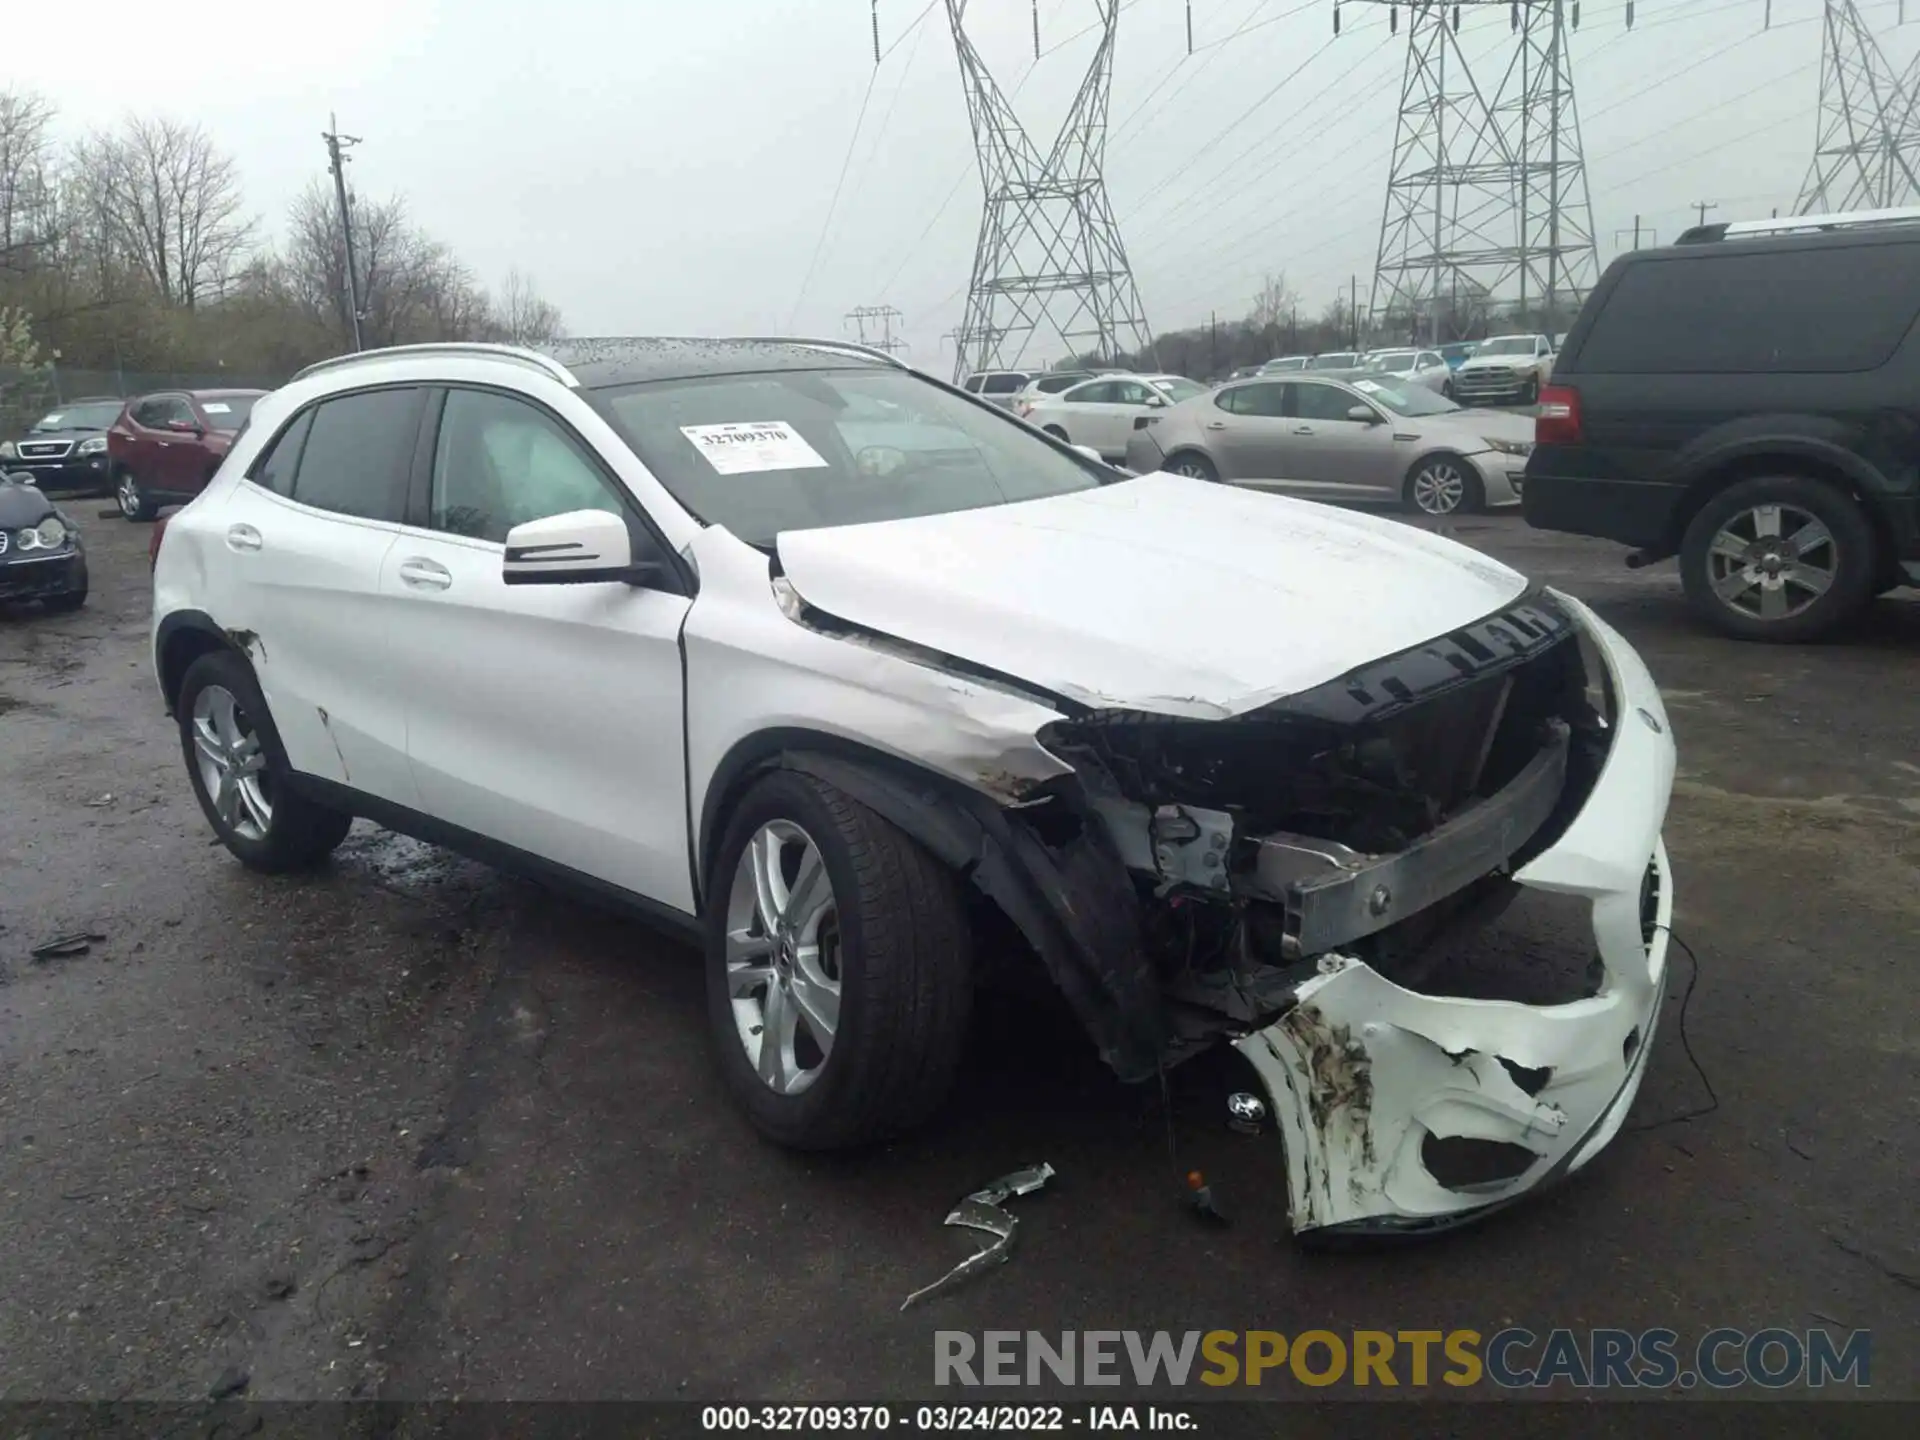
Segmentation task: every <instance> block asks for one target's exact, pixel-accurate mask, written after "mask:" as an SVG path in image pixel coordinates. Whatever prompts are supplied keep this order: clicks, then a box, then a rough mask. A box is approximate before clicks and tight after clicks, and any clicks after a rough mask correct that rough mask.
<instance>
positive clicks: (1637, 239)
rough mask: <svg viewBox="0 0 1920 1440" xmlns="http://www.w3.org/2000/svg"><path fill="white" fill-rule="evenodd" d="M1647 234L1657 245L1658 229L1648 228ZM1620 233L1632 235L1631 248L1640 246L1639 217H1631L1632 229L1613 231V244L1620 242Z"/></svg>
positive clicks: (1658, 241) (1658, 239)
mask: <svg viewBox="0 0 1920 1440" xmlns="http://www.w3.org/2000/svg"><path fill="white" fill-rule="evenodd" d="M1647 234H1648V235H1649V237H1651V240H1652V243H1653V244H1655V245H1658V244H1659V243H1660V232H1659V231H1658V230H1650V231H1648V232H1647ZM1622 235H1632V236H1633V248H1634V249H1636V250H1638V249H1639V248H1640V217H1639V216H1638V215H1636V216H1634V217H1633V229H1632V230H1616V231H1614V232H1613V243H1614V244H1615V245H1618V244H1619V243H1620V237H1621V236H1622Z"/></svg>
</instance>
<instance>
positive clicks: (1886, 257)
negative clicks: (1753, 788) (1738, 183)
mask: <svg viewBox="0 0 1920 1440" xmlns="http://www.w3.org/2000/svg"><path fill="white" fill-rule="evenodd" d="M1916 317H1920V209H1913V210H1905V211H1879V212H1871V213H1862V214H1859V215H1835V216H1820V217H1802V218H1798V219H1791V220H1786V219H1783V220H1762V221H1754V222H1746V223H1735V224H1728V225H1705V226H1700V227H1698V228H1696V229H1692V230H1689V231H1687V232H1686V233H1685V234H1683V235H1682V236H1681V237H1680V239H1679V241H1678V242H1677V243H1676V244H1674V245H1671V246H1666V247H1664V248H1660V249H1654V250H1640V251H1635V252H1633V253H1631V254H1628V255H1623V256H1622V257H1621V258H1620V259H1618V260H1616V261H1615V262H1614V263H1613V264H1612V265H1611V266H1610V267H1608V269H1607V272H1606V274H1605V275H1603V276H1601V278H1600V283H1599V285H1598V286H1597V287H1595V289H1594V292H1593V294H1592V295H1591V296H1590V297H1589V298H1588V300H1587V303H1586V305H1585V307H1584V308H1583V309H1582V310H1581V312H1580V318H1579V320H1578V321H1577V322H1576V323H1575V324H1574V327H1573V329H1572V331H1571V332H1569V334H1568V336H1567V345H1566V349H1565V350H1564V351H1562V352H1561V354H1560V356H1559V358H1558V360H1557V361H1556V363H1555V366H1554V372H1553V382H1552V383H1551V384H1550V385H1548V386H1547V387H1546V388H1545V389H1544V390H1543V391H1542V392H1541V396H1540V409H1539V416H1538V419H1537V420H1536V421H1535V427H1536V429H1535V437H1534V438H1535V444H1534V450H1533V456H1532V458H1531V459H1530V460H1529V461H1528V462H1527V478H1526V488H1525V492H1524V505H1525V510H1526V516H1527V521H1528V523H1529V524H1531V525H1533V526H1535V527H1536V528H1538V529H1542V530H1564V531H1570V532H1572V533H1573V534H1576V535H1599V536H1602V537H1604V538H1606V539H1609V540H1618V541H1620V542H1622V543H1623V544H1627V545H1632V546H1634V547H1635V550H1634V552H1633V554H1631V555H1629V556H1628V557H1627V563H1628V564H1629V565H1631V566H1635V567H1638V566H1641V565H1647V564H1651V563H1652V562H1654V561H1656V560H1664V559H1667V558H1669V557H1670V556H1674V555H1678V556H1679V557H1680V576H1681V579H1682V581H1683V582H1684V583H1685V585H1686V590H1687V595H1688V598H1689V599H1691V600H1692V601H1693V603H1694V605H1695V606H1696V607H1697V608H1698V609H1699V610H1700V611H1701V612H1702V613H1703V614H1704V615H1705V616H1706V617H1707V618H1708V619H1709V620H1710V621H1712V622H1713V623H1714V624H1715V625H1717V626H1718V627H1719V628H1720V629H1722V630H1724V631H1726V632H1727V633H1728V634H1730V635H1735V636H1738V637H1740V638H1743V639H1753V640H1811V639H1814V638H1816V637H1818V636H1821V635H1824V634H1826V633H1828V632H1829V631H1831V630H1833V629H1834V628H1835V627H1836V626H1838V625H1840V624H1842V623H1844V622H1845V621H1846V620H1847V619H1848V618H1849V617H1851V616H1852V615H1853V614H1854V613H1855V612H1857V611H1858V610H1860V609H1861V608H1862V607H1863V606H1864V605H1865V604H1866V603H1867V602H1868V601H1869V600H1871V599H1872V598H1873V596H1875V595H1876V594H1879V593H1881V592H1883V591H1886V590H1890V589H1893V588H1894V587H1895V586H1897V585H1902V584H1911V583H1916V582H1920V326H1916V324H1915V321H1916Z"/></svg>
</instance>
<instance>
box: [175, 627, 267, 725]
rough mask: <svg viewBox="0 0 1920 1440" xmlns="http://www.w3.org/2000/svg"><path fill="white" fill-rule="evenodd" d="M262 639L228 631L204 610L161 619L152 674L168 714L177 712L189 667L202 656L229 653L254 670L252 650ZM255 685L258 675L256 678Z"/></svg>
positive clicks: (252, 635) (237, 631)
mask: <svg viewBox="0 0 1920 1440" xmlns="http://www.w3.org/2000/svg"><path fill="white" fill-rule="evenodd" d="M259 644H260V637H259V636H257V635H255V634H254V633H253V632H252V631H250V630H225V629H222V628H221V626H220V625H219V623H218V622H217V621H215V620H214V618H213V617H212V616H211V615H209V614H207V613H206V612H205V611H204V610H175V611H173V612H171V613H170V614H168V615H165V616H162V617H161V619H160V623H159V624H158V625H156V626H155V627H154V632H153V673H154V679H155V680H156V682H157V683H158V684H159V686H160V703H161V704H162V705H163V706H164V707H165V709H166V713H167V714H169V715H171V714H173V710H174V703H173V702H174V699H175V697H176V696H178V695H179V693H180V682H181V681H182V680H183V679H185V678H186V674H187V670H188V668H189V667H190V666H191V665H192V664H193V662H194V661H195V660H198V659H199V658H200V657H201V656H202V655H206V654H210V653H211V652H213V651H216V650H228V651H231V652H232V653H234V654H236V655H238V656H239V657H240V658H241V659H242V660H244V661H246V663H247V668H248V669H249V670H251V669H252V668H253V651H254V648H255V647H256V646H258V645H259ZM255 679H256V682H257V680H258V676H257V675H256V676H255Z"/></svg>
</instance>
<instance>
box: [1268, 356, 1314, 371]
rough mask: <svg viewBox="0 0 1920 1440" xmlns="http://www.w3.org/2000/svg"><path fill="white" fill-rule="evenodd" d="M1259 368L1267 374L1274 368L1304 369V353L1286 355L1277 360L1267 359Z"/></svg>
mask: <svg viewBox="0 0 1920 1440" xmlns="http://www.w3.org/2000/svg"><path fill="white" fill-rule="evenodd" d="M1260 368H1261V369H1262V370H1264V371H1265V372H1267V373H1268V374H1272V373H1273V372H1274V371H1276V370H1304V369H1306V368H1307V358H1306V356H1304V355H1287V356H1283V357H1282V358H1280V359H1278V360H1269V361H1267V363H1266V364H1264V365H1262V366H1261V367H1260Z"/></svg>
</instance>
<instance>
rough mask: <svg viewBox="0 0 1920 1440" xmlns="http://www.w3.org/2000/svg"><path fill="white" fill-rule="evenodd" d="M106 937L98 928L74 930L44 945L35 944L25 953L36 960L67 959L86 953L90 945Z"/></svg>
mask: <svg viewBox="0 0 1920 1440" xmlns="http://www.w3.org/2000/svg"><path fill="white" fill-rule="evenodd" d="M106 938H107V937H106V936H105V935H102V934H101V933H100V932H99V931H98V930H76V931H75V932H74V933H73V934H71V935H61V936H59V937H57V938H56V939H53V940H49V941H47V942H46V943H45V944H44V945H36V946H34V947H33V949H31V950H29V951H28V952H27V953H28V954H29V955H31V956H32V957H33V958H34V959H36V960H69V959H72V958H73V957H74V956H75V955H84V954H86V953H87V950H88V949H89V948H90V947H91V946H94V945H97V944H99V943H100V942H101V941H102V940H105V939H106Z"/></svg>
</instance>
